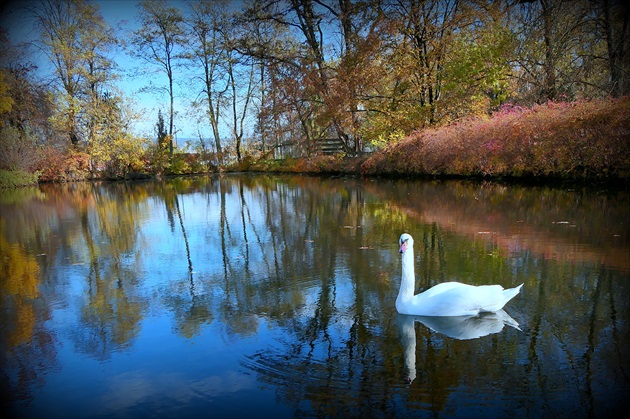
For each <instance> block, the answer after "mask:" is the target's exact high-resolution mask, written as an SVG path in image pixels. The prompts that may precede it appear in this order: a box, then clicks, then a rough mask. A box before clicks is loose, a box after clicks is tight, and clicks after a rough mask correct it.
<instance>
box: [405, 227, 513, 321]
mask: <svg viewBox="0 0 630 419" xmlns="http://www.w3.org/2000/svg"><path fill="white" fill-rule="evenodd" d="M399 244H400V253H402V281H401V284H400V291H399V292H398V298H396V310H397V311H398V312H399V313H400V314H411V315H417V316H476V315H477V314H479V313H483V312H496V311H499V310H501V309H502V308H503V306H504V305H505V304H506V303H507V302H508V301H510V300H511V299H512V298H514V296H515V295H516V294H518V293H519V291H520V290H521V287H522V286H523V284H521V285H519V286H518V287H515V288H510V289H507V290H504V289H503V287H502V286H501V285H480V286H474V285H467V284H462V283H460V282H444V283H441V284H438V285H436V286H434V287H432V288H430V289H428V290H426V291H425V292H423V293H420V294H417V295H414V292H415V273H414V266H413V264H414V260H413V238H412V237H411V236H410V235H409V234H407V233H404V234H403V235H402V236H400V241H399Z"/></svg>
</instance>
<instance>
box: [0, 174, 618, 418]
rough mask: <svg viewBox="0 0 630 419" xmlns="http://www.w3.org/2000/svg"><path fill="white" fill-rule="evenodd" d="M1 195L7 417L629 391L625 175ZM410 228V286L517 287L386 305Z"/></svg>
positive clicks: (611, 404) (371, 405) (273, 411)
mask: <svg viewBox="0 0 630 419" xmlns="http://www.w3.org/2000/svg"><path fill="white" fill-rule="evenodd" d="M0 210H1V214H2V215H1V221H0V255H1V256H0V257H1V259H0V260H1V263H2V270H1V277H0V280H1V287H0V292H1V294H0V299H1V300H0V301H1V304H2V306H1V311H0V315H1V318H0V320H1V324H2V329H1V330H2V332H1V333H2V334H1V345H2V349H1V352H2V358H1V359H2V361H1V365H0V367H1V368H0V369H1V382H2V410H3V412H5V414H4V415H3V417H6V413H9V416H10V417H29V418H30V417H46V418H87V417H90V418H91V417H96V418H98V417H138V418H150V417H160V418H161V417H178V418H182V417H246V416H247V417H274V418H281V417H296V416H297V417H320V416H329V417H344V418H346V417H362V418H363V417H406V416H416V417H492V418H501V417H505V418H513V417H532V418H539V417H553V418H567V417H568V418H572V419H575V418H583V417H584V418H585V417H610V416H611V415H613V414H615V413H619V412H621V411H622V409H624V408H625V407H626V405H627V404H628V395H629V394H630V333H629V332H630V330H629V329H630V323H629V320H630V316H629V314H630V228H629V225H630V224H629V223H630V195H629V193H628V191H627V190H617V189H610V188H608V189H607V188H603V187H601V188H583V189H582V188H574V189H569V188H546V187H520V186H505V185H497V184H488V183H472V182H457V181H450V182H429V181H409V180H382V179H380V180H377V179H368V180H361V179H352V178H320V177H304V176H270V175H225V176H221V177H208V178H195V179H190V178H187V179H183V178H182V179H174V180H170V181H165V182H140V183H103V184H89V183H78V184H68V185H42V186H40V187H39V188H33V189H21V190H17V191H2V192H0ZM404 231H407V232H409V233H411V234H412V235H413V236H414V238H415V243H416V244H415V252H416V254H415V260H416V283H417V290H418V291H420V290H424V289H426V288H428V287H429V286H431V285H434V284H436V283H439V282H443V281H448V280H459V281H462V282H468V283H471V284H475V285H480V284H491V283H497V284H501V285H503V286H504V287H512V286H516V285H518V284H521V283H524V284H525V285H524V287H523V289H522V292H521V294H519V295H518V296H517V297H516V298H514V299H513V300H512V301H510V303H509V304H508V305H507V306H506V307H505V312H504V313H500V315H486V316H481V317H476V318H472V319H459V318H454V319H448V318H447V319H436V318H433V319H432V318H414V317H409V316H401V315H398V314H397V313H396V309H395V299H396V296H397V293H398V285H399V282H400V271H401V260H400V255H399V253H398V244H397V240H398V237H399V236H400V234H401V233H402V232H404ZM506 322H507V323H506ZM504 323H506V324H505V325H504ZM479 329H487V330H488V331H487V332H486V333H487V334H486V335H485V336H479V337H476V336H477V335H479V333H477V332H476V331H477V330H479ZM463 338H468V339H463Z"/></svg>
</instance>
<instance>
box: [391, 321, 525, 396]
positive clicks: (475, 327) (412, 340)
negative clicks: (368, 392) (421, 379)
mask: <svg viewBox="0 0 630 419" xmlns="http://www.w3.org/2000/svg"><path fill="white" fill-rule="evenodd" d="M416 321H418V322H420V323H422V324H423V325H425V326H426V327H428V328H429V329H431V330H433V331H434V332H438V333H441V334H443V335H446V336H448V337H450V338H453V339H458V340H469V339H477V338H480V337H483V336H487V335H491V334H493V333H499V332H500V331H501V330H503V326H504V325H508V326H510V327H513V328H515V329H517V330H521V329H520V327H519V324H518V323H517V322H516V320H514V319H513V318H512V317H510V315H509V314H507V313H506V312H505V311H504V310H499V311H496V312H493V313H482V314H479V315H477V316H454V317H444V316H442V317H433V316H410V315H405V314H399V315H398V319H397V323H398V328H399V330H400V335H401V341H402V344H403V349H404V351H405V368H406V370H407V371H408V373H409V375H408V378H407V379H406V380H405V381H406V382H407V384H411V382H412V381H413V380H414V379H415V378H416V329H415V326H414V324H415V322H416Z"/></svg>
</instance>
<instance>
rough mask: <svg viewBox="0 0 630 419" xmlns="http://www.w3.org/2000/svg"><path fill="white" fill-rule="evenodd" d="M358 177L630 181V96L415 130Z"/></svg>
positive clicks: (512, 110)
mask: <svg viewBox="0 0 630 419" xmlns="http://www.w3.org/2000/svg"><path fill="white" fill-rule="evenodd" d="M361 172H362V173H363V174H365V175H368V174H396V175H451V176H493V177H516V176H518V177H528V176H536V177H547V178H560V179H565V178H571V179H609V180H618V179H628V178H629V177H630V97H628V96H625V97H622V98H619V99H608V100H591V101H579V102H572V103H567V102H561V103H551V102H549V103H545V104H542V105H537V106H534V107H532V108H521V107H515V106H508V105H504V106H503V107H502V108H501V109H500V110H499V111H498V112H496V113H495V114H494V115H492V116H491V117H488V118H471V119H466V120H464V121H462V122H459V123H456V124H453V125H451V126H447V127H443V128H437V129H426V130H422V131H417V132H415V133H413V134H412V135H410V136H408V137H406V138H405V139H403V140H401V141H399V142H397V143H396V144H391V145H390V146H388V147H386V148H384V149H383V150H381V151H380V152H378V153H376V154H375V155H373V156H371V157H370V158H369V159H367V160H366V161H365V162H364V163H363V165H362V166H361Z"/></svg>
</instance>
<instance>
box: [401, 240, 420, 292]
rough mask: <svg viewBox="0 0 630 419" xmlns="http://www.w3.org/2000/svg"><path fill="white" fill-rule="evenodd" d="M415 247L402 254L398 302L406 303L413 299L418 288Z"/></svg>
mask: <svg viewBox="0 0 630 419" xmlns="http://www.w3.org/2000/svg"><path fill="white" fill-rule="evenodd" d="M413 262H414V260H413V247H407V249H406V250H405V251H404V253H403V254H402V278H401V282H400V291H399V292H398V300H399V301H404V300H407V299H410V298H412V297H413V294H414V292H415V288H416V284H415V281H416V278H415V271H414V267H413Z"/></svg>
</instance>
